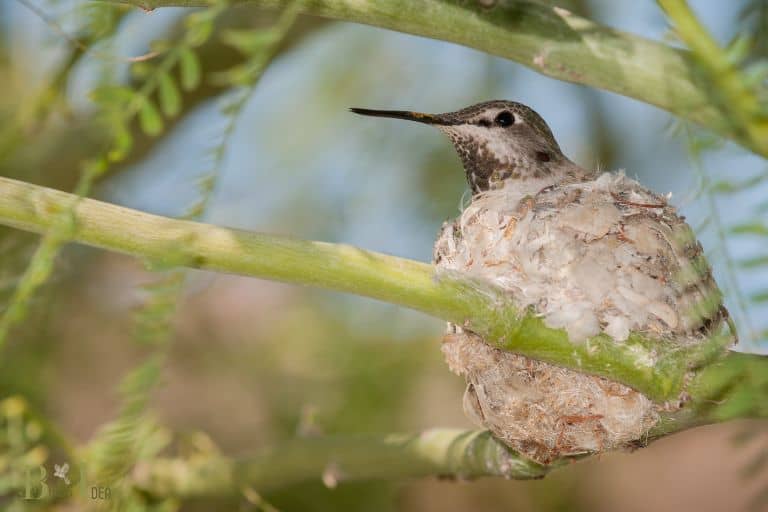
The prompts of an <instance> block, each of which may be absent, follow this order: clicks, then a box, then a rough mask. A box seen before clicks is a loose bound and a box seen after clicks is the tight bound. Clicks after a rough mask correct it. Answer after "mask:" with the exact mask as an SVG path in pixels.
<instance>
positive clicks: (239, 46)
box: [221, 29, 280, 55]
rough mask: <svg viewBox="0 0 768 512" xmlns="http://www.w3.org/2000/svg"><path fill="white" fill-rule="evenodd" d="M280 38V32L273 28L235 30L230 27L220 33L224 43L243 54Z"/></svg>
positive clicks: (247, 53)
mask: <svg viewBox="0 0 768 512" xmlns="http://www.w3.org/2000/svg"><path fill="white" fill-rule="evenodd" d="M278 39H280V33H279V32H277V31H275V30H235V29H230V30H226V31H224V33H222V34H221V40H222V42H223V43H224V44H226V45H228V46H231V47H233V48H234V49H236V50H237V51H239V52H240V53H242V54H244V55H251V54H253V53H254V52H255V51H256V50H258V49H259V48H263V47H264V46H267V45H269V44H272V43H274V42H275V41H277V40H278Z"/></svg>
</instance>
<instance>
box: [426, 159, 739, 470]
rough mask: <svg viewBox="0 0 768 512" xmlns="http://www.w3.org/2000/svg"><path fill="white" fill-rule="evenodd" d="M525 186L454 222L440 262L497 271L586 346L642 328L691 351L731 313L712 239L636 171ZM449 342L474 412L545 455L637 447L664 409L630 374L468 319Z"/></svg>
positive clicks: (483, 202) (478, 201) (485, 196)
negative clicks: (597, 368) (558, 356)
mask: <svg viewBox="0 0 768 512" xmlns="http://www.w3.org/2000/svg"><path fill="white" fill-rule="evenodd" d="M520 185H521V184H514V185H507V186H504V187H502V188H499V189H495V190H489V191H485V192H482V193H481V194H479V195H477V196H475V197H474V198H473V200H472V202H471V204H470V205H469V206H468V207H467V208H465V209H464V211H463V212H462V214H461V216H460V217H459V218H458V219H456V220H455V221H453V222H448V223H446V224H445V225H444V226H443V229H442V232H441V234H440V236H439V238H438V240H437V242H436V245H435V264H436V266H437V268H438V271H439V270H440V269H450V270H455V271H461V272H466V273H469V274H470V275H472V276H475V277H480V278H483V279H486V280H490V281H491V282H493V283H494V284H496V285H498V286H500V287H502V288H503V289H505V290H508V291H509V293H510V295H511V296H512V297H513V298H514V300H515V302H516V303H517V305H518V306H519V308H520V309H521V310H528V311H533V312H534V313H535V314H537V315H540V316H542V317H543V319H544V321H545V323H546V324H547V325H548V326H549V327H553V328H563V329H565V330H566V331H567V333H568V335H569V338H570V340H571V341H572V342H573V343H576V344H578V343H584V342H585V341H586V340H587V339H588V338H590V337H592V336H595V335H597V334H599V333H600V332H604V333H606V334H608V335H609V336H610V337H612V338H613V339H614V340H615V342H616V343H622V342H624V341H625V340H626V339H627V338H628V336H629V334H630V331H635V332H642V333H646V334H648V335H650V336H651V337H654V338H660V339H661V338H663V339H665V340H669V341H671V342H673V343H678V344H681V345H686V346H691V345H694V344H698V343H702V342H704V341H705V340H706V336H707V334H708V331H709V327H710V325H717V324H718V323H719V320H720V318H721V316H722V315H724V314H727V313H726V311H725V309H724V308H723V306H722V303H721V294H720V292H719V290H718V287H717V285H716V283H715V282H714V280H713V278H712V273H711V269H710V267H709V265H708V264H707V262H706V260H705V259H704V256H703V250H702V247H701V244H699V242H698V241H697V240H696V238H695V237H694V235H693V232H692V230H691V229H690V227H689V226H688V225H687V224H686V223H685V220H684V218H683V217H681V216H679V215H677V213H676V211H675V208H674V207H672V206H669V205H668V203H667V198H665V197H662V196H659V195H657V194H654V193H653V192H650V191H648V190H647V189H645V188H644V187H642V186H641V185H640V184H639V183H637V182H636V181H634V180H632V179H629V178H627V177H626V176H624V174H623V173H604V174H602V175H600V176H598V177H597V178H595V179H593V180H591V181H579V182H576V183H566V184H559V185H554V186H549V187H546V188H544V189H541V190H535V189H536V188H537V187H533V188H532V187H525V186H520ZM442 350H443V353H444V354H445V357H446V360H447V362H448V365H449V367H450V369H451V370H452V371H454V372H455V373H457V374H459V375H463V376H464V377H465V378H466V381H467V389H466V392H465V397H464V408H465V411H466V412H467V414H468V416H469V417H470V418H472V419H473V420H474V421H475V422H476V423H478V424H479V425H481V426H483V427H485V428H488V429H489V430H490V431H491V432H492V433H493V434H494V435H495V436H496V437H498V438H499V439H501V440H502V441H504V442H505V443H506V444H508V445H509V446H510V447H512V448H514V449H516V450H518V451H520V452H521V453H523V454H524V455H527V456H528V457H531V458H532V459H534V460H536V461H539V462H544V463H546V462H549V461H551V460H553V459H555V458H557V457H560V456H568V455H577V454H582V453H590V452H601V451H605V450H610V449H616V448H621V447H629V446H633V445H636V444H637V441H642V438H643V436H644V435H645V433H646V432H647V431H648V430H649V429H650V428H652V427H653V426H654V425H655V424H656V423H657V421H658V413H659V412H660V411H661V409H662V407H663V406H661V405H657V404H654V403H653V402H652V401H651V400H650V399H648V398H647V397H646V396H644V395H643V394H641V393H639V392H637V391H635V390H633V389H631V388H629V387H627V386H625V385H622V384H620V383H617V382H613V381H610V380H607V379H605V378H602V377H596V376H591V375H586V374H582V373H579V372H577V371H574V370H569V369H565V368H561V367H558V366H554V365H552V364H548V363H544V362H540V361H535V360H532V359H528V358H526V357H523V356H519V355H516V354H512V353H509V352H505V351H502V350H499V349H496V348H493V347H491V346H490V345H488V344H486V343H484V342H483V340H482V339H481V338H480V337H478V336H477V335H475V334H473V333H471V332H468V331H465V330H463V329H462V328H461V327H459V326H457V325H454V324H449V325H448V334H447V335H446V337H445V340H444V343H443V346H442ZM649 363H651V364H653V363H655V361H650V362H649ZM666 407H669V405H667V406H666Z"/></svg>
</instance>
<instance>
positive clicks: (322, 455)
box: [133, 429, 565, 498]
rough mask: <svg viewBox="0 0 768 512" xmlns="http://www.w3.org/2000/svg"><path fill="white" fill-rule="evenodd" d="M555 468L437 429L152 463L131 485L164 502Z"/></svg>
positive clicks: (479, 438)
mask: <svg viewBox="0 0 768 512" xmlns="http://www.w3.org/2000/svg"><path fill="white" fill-rule="evenodd" d="M563 462H565V461H562V462H560V463H559V464H555V465H550V466H542V465H540V464H537V463H535V462H532V461H529V460H527V459H525V458H523V457H521V456H520V455H518V454H517V453H515V452H514V451H512V450H511V449H509V448H507V447H506V446H505V445H504V444H502V443H501V442H499V441H497V440H495V439H494V438H493V437H492V436H491V435H490V434H489V433H488V432H485V431H472V430H458V429H435V430H427V431H425V432H421V433H418V434H403V435H387V436H378V437H375V436H352V437H321V438H301V439H295V440H292V441H288V442H284V443H281V444H279V445H277V446H275V447H273V448H272V449H268V450H264V451H263V452H262V453H261V454H260V455H258V456H256V457H253V458H251V459H243V460H232V459H227V458H224V457H220V456H214V457H205V456H201V457H196V458H192V459H187V460H184V459H154V460H151V461H147V462H146V463H142V464H140V465H139V466H138V467H137V468H136V471H135V472H134V479H133V481H134V485H135V487H137V488H139V489H141V490H142V491H145V492H148V493H150V494H152V495H156V496H163V497H180V498H191V497H198V496H221V495H228V494H229V495H231V494H236V493H237V492H239V490H240V489H242V488H243V487H244V486H246V485H252V486H253V487H255V488H256V489H258V490H259V492H265V491H270V490H274V489H276V488H278V487H284V486H287V485H291V484H296V483H300V482H305V481H313V480H314V481H318V482H319V481H322V482H324V483H325V484H326V485H328V486H334V485H336V484H337V483H340V482H346V481H355V480H374V479H394V478H396V479H404V478H416V477H424V476H441V477H445V478H460V479H463V478H477V477H480V476H502V477H505V478H514V479H531V478H541V477H543V476H544V475H546V474H547V472H548V471H549V470H550V469H552V468H553V467H557V466H558V465H561V464H562V463H563Z"/></svg>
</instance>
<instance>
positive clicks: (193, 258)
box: [0, 178, 730, 401]
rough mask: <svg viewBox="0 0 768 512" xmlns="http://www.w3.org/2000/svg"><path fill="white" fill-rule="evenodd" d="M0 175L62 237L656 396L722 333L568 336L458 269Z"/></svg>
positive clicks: (675, 386)
mask: <svg viewBox="0 0 768 512" xmlns="http://www.w3.org/2000/svg"><path fill="white" fill-rule="evenodd" d="M76 199H77V198H76V196H73V195H72V194H68V193H65V192H60V191H56V190H52V189H49V188H45V187H40V186H37V185H32V184H29V183H24V182H21V181H16V180H12V179H9V178H0V224H3V225H7V226H12V227H16V228H19V229H24V230H27V231H33V232H36V233H46V232H47V231H48V230H49V229H50V228H51V227H52V226H53V225H54V224H55V223H56V222H58V219H60V218H61V216H60V213H61V212H62V211H67V209H68V208H73V209H72V217H71V219H70V223H71V226H70V229H69V230H68V231H67V232H66V233H67V236H68V237H69V240H72V241H77V242H81V243H84V244H87V245H92V246H95V247H101V248H104V249H108V250H111V251H116V252H121V253H125V254H131V255H133V256H137V257H139V258H142V259H143V260H145V261H147V262H148V263H150V264H153V265H156V266H160V267H173V266H187V267H194V268H203V269H208V270H214V271H218V272H226V273H234V274H242V275H248V276H254V277H261V278H266V279H271V280H276V281H283V282H287V283H295V284H304V285H312V286H319V287H322V288H326V289H330V290H336V291H341V292H348V293H354V294H358V295H364V296H367V297H372V298H375V299H379V300H383V301H386V302H390V303H393V304H399V305H401V306H405V307H408V308H412V309H416V310H419V311H422V312H424V313H427V314H429V315H432V316H435V317H438V318H442V319H444V320H448V321H451V322H454V323H456V324H458V325H461V326H464V327H465V328H467V329H469V330H471V331H473V332H476V333H477V334H479V335H481V336H483V337H484V339H485V340H486V341H487V342H488V343H491V344H493V345H495V346H497V347H499V348H502V349H504V350H508V351H512V352H516V353H519V354H522V355H525V356H528V357H532V358H534V359H539V360H542V361H547V362H550V363H553V364H557V365H560V366H564V367H568V368H573V369H576V370H578V371H581V372H585V373H592V374H596V375H601V376H604V377H607V378H609V379H612V380H615V381H618V382H622V383H625V384H627V385H629V386H631V387H633V388H635V389H637V390H639V391H641V392H643V393H645V394H646V395H648V396H649V397H651V398H652V399H655V400H658V401H663V400H666V399H670V398H674V397H676V396H677V395H678V394H679V393H680V391H681V389H682V386H683V381H684V377H685V375H686V373H687V371H688V370H689V369H690V368H691V367H694V366H697V365H700V364H704V363H706V362H708V361H709V360H711V359H713V358H715V357H717V356H718V355H719V354H720V353H721V352H722V349H723V346H724V345H726V344H727V343H729V341H730V339H729V337H728V336H719V335H717V336H713V337H712V339H711V340H710V341H709V342H708V343H705V344H703V345H701V346H698V347H696V348H694V349H690V350H684V349H682V348H680V347H678V346H675V345H674V344H670V343H664V342H661V341H659V340H653V339H648V338H645V337H643V336H641V335H639V334H634V333H633V334H632V335H631V336H630V338H629V339H628V340H627V341H626V342H624V343H620V344H619V343H615V342H613V340H612V339H611V338H610V337H608V336H606V335H604V334H600V335H598V336H595V337H593V338H590V339H588V340H586V341H585V342H583V343H579V344H574V343H571V342H570V341H569V339H568V335H567V334H566V332H565V330H563V329H552V328H549V327H546V326H545V325H544V322H543V320H542V319H541V318H539V317H537V316H535V315H533V314H532V313H528V312H524V311H520V310H518V309H517V308H516V307H515V305H514V302H513V298H512V297H510V296H509V295H508V294H507V293H505V292H504V291H502V290H500V289H498V288H495V287H493V286H491V285H490V284H488V283H486V282H481V281H477V280H472V279H470V278H468V277H467V276H465V275H461V274H458V273H446V272H441V273H435V271H434V269H433V267H432V266H430V265H427V264H425V263H420V262H417V261H412V260H407V259H403V258H398V257H395V256H388V255H385V254H379V253H375V252H370V251H365V250H362V249H358V248H355V247H351V246H348V245H340V244H328V243H323V242H310V241H305V240H296V239H293V238H288V237H279V236H271V235H265V234H259V233H251V232H247V231H241V230H236V229H228V228H223V227H218V226H212V225H208V224H202V223H198V222H192V221H187V220H178V219H170V218H166V217H160V216H157V215H151V214H148V213H144V212H140V211H136V210H131V209H129V208H123V207H120V206H116V205H113V204H108V203H104V202H101V201H96V200H93V199H88V198H79V199H78V200H77V202H76V204H75V206H74V207H73V206H72V204H73V201H75V200H76Z"/></svg>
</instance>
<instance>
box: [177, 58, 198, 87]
mask: <svg viewBox="0 0 768 512" xmlns="http://www.w3.org/2000/svg"><path fill="white" fill-rule="evenodd" d="M179 71H180V73H181V86H182V87H183V88H184V89H185V90H187V91H191V90H192V89H194V88H195V87H197V86H198V85H199V84H200V75H201V71H200V60H199V58H198V57H197V55H196V54H195V52H193V51H192V50H190V49H189V48H182V49H181V50H180V54H179Z"/></svg>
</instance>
